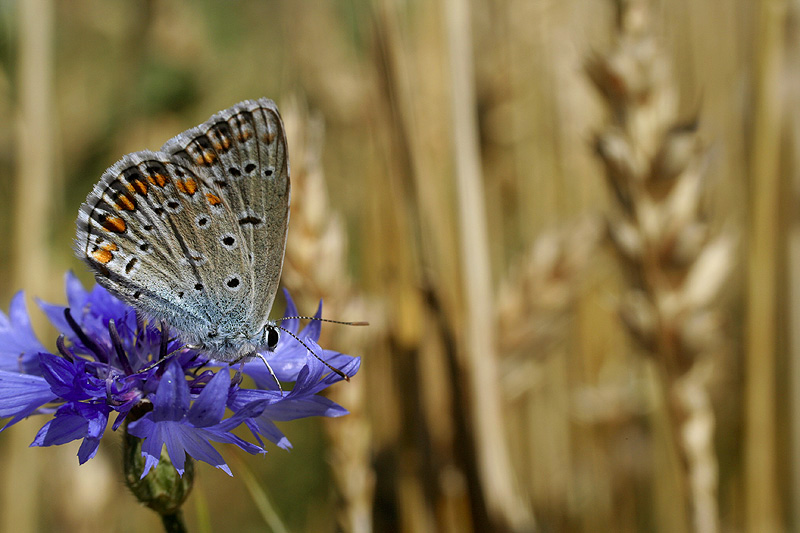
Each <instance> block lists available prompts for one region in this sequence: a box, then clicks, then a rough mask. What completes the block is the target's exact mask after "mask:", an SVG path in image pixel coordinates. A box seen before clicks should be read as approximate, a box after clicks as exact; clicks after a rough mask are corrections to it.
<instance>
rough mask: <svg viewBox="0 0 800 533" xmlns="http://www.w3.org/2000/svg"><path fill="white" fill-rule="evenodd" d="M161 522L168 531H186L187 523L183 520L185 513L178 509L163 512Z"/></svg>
mask: <svg viewBox="0 0 800 533" xmlns="http://www.w3.org/2000/svg"><path fill="white" fill-rule="evenodd" d="M161 523H162V524H164V531H166V533H186V532H187V531H189V530H188V529H186V523H185V522H184V521H183V513H182V512H181V511H180V510H178V511H175V512H174V513H169V514H162V515H161Z"/></svg>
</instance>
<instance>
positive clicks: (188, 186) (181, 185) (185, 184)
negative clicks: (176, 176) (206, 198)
mask: <svg viewBox="0 0 800 533" xmlns="http://www.w3.org/2000/svg"><path fill="white" fill-rule="evenodd" d="M175 188H176V189H178V191H180V192H182V193H183V194H188V195H189V196H191V195H193V194H194V193H196V192H197V182H196V181H195V180H194V179H193V178H187V179H185V180H178V181H176V182H175Z"/></svg>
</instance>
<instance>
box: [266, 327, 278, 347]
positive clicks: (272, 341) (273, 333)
mask: <svg viewBox="0 0 800 533" xmlns="http://www.w3.org/2000/svg"><path fill="white" fill-rule="evenodd" d="M280 338H281V335H280V333H279V332H278V329H277V328H272V327H269V326H267V348H269V351H270V352H271V351H274V350H275V347H276V346H278V340H279V339H280Z"/></svg>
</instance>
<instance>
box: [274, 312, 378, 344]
mask: <svg viewBox="0 0 800 533" xmlns="http://www.w3.org/2000/svg"><path fill="white" fill-rule="evenodd" d="M295 318H296V319H299V320H316V321H317V322H330V323H331V324H342V325H344V326H369V322H364V321H363V320H361V321H358V322H342V321H341V320H331V319H329V318H319V317H316V316H285V317H283V318H278V319H276V320H275V322H283V321H284V320H292V319H295ZM281 329H283V328H281ZM284 331H286V330H285V329H284ZM287 333H288V332H287ZM295 338H296V337H295ZM298 340H300V339H298Z"/></svg>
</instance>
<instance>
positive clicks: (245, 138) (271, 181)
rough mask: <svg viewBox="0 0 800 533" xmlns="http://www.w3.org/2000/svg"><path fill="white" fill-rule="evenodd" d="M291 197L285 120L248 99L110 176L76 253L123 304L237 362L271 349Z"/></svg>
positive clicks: (87, 206) (94, 194)
mask: <svg viewBox="0 0 800 533" xmlns="http://www.w3.org/2000/svg"><path fill="white" fill-rule="evenodd" d="M289 200H290V179H289V163H288V155H287V147H286V137H285V133H284V129H283V123H282V121H281V118H280V115H279V114H278V111H277V108H276V107H275V104H274V103H273V102H272V101H271V100H267V99H265V98H262V99H259V100H247V101H244V102H241V103H239V104H236V105H235V106H233V107H231V108H229V109H226V110H224V111H221V112H219V113H217V114H215V115H214V116H212V117H211V118H210V119H209V120H208V121H206V122H204V123H203V124H201V125H200V126H197V127H195V128H192V129H189V130H187V131H185V132H183V133H181V134H179V135H177V136H175V137H173V138H172V139H170V140H169V141H167V142H166V143H165V144H164V146H163V147H162V148H161V149H160V150H159V151H147V150H144V151H140V152H134V153H131V154H128V155H126V156H124V157H123V158H122V159H121V160H120V161H118V162H117V163H116V164H114V165H112V166H111V167H110V168H109V169H108V170H106V172H105V173H103V176H102V177H101V179H100V181H99V182H98V183H97V184H96V185H95V186H94V188H93V189H92V191H91V193H89V196H88V197H87V199H86V202H85V203H84V204H83V205H82V206H81V208H80V211H79V215H78V221H77V226H78V227H77V234H76V240H75V251H76V253H77V255H78V256H79V257H80V258H82V259H83V260H84V261H85V262H86V263H87V264H88V265H89V266H90V268H91V269H92V270H93V271H94V273H95V277H96V278H97V281H98V283H99V284H100V285H102V286H103V287H105V288H106V289H108V290H109V291H111V292H112V293H114V294H115V295H116V296H118V297H119V298H121V299H122V300H123V301H125V302H126V303H128V304H130V305H132V306H134V307H135V308H136V309H137V310H140V311H142V312H143V313H144V314H145V315H147V316H149V317H150V318H151V319H156V320H165V321H166V322H167V323H169V324H170V325H171V326H173V327H174V328H176V329H177V330H179V331H180V332H181V333H182V334H183V335H182V337H183V338H184V339H186V340H188V341H189V342H190V343H192V344H196V345H199V346H202V347H204V348H205V349H206V350H207V351H208V352H209V353H210V354H211V355H212V356H213V357H215V358H216V359H219V360H221V361H236V360H238V359H241V358H242V357H244V356H247V355H251V354H253V353H254V352H255V351H257V350H259V349H263V348H265V347H267V345H268V344H269V343H268V342H267V341H268V339H267V337H268V335H267V333H268V331H269V329H270V325H271V324H272V323H271V322H270V321H269V312H270V310H271V308H272V303H273V301H274V298H275V294H276V292H277V288H278V283H279V281H280V274H281V269H282V265H283V255H284V249H285V244H286V232H287V229H288V221H289V203H290V202H289Z"/></svg>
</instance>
